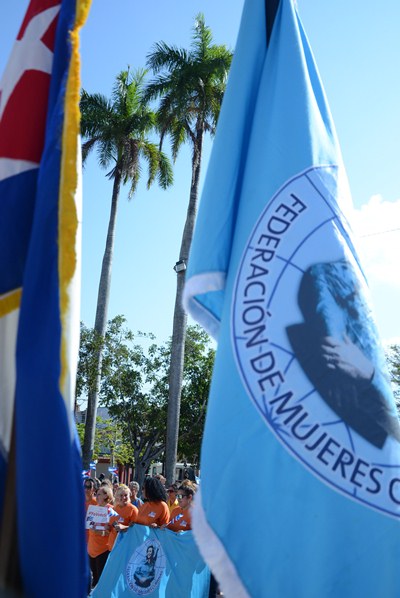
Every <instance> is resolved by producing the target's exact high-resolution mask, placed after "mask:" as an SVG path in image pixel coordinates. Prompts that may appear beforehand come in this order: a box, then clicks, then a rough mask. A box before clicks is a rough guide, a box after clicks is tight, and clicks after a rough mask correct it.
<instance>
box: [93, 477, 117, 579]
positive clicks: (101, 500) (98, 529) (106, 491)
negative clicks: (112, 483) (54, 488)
mask: <svg viewBox="0 0 400 598" xmlns="http://www.w3.org/2000/svg"><path fill="white" fill-rule="evenodd" d="M96 498H97V506H98V507H106V508H107V516H106V517H107V523H101V524H95V525H94V526H93V527H92V528H90V529H89V540H88V547H87V548H88V553H89V563H90V569H91V571H92V575H93V581H92V587H95V586H96V585H97V582H98V581H99V579H100V575H101V574H102V571H103V569H104V566H105V564H106V561H107V558H108V555H109V554H110V551H109V549H108V539H109V535H110V527H111V526H110V519H111V518H112V517H115V516H118V514H117V512H116V511H114V509H113V508H112V502H113V493H112V489H111V488H110V487H109V486H100V488H99V489H98V490H97V494H96Z"/></svg>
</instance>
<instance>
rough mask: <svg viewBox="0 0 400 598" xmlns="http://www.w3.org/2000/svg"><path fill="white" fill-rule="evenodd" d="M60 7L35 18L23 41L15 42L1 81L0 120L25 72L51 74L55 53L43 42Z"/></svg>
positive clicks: (45, 11) (50, 9)
mask: <svg viewBox="0 0 400 598" xmlns="http://www.w3.org/2000/svg"><path fill="white" fill-rule="evenodd" d="M59 11H60V7H59V6H55V7H53V8H48V9H47V10H44V11H43V12H41V13H39V14H38V15H36V16H34V17H33V18H32V19H31V21H30V23H29V24H28V26H27V27H26V29H25V32H24V35H23V37H22V39H18V40H16V41H15V44H14V47H13V51H12V53H11V57H10V60H9V62H8V65H7V68H6V71H5V73H4V75H3V77H2V79H1V81H0V119H1V117H2V115H3V112H4V110H5V107H6V105H7V102H8V99H9V97H10V96H11V94H12V92H13V91H14V88H15V86H16V85H17V83H18V81H19V80H20V79H21V77H22V75H23V74H24V72H25V71H28V70H35V71H42V72H43V73H51V67H52V64H53V52H51V51H50V50H49V49H48V48H47V47H46V46H45V45H44V43H43V42H42V41H41V37H43V35H44V34H45V33H46V31H47V29H48V28H49V26H50V24H51V23H52V22H53V20H54V19H55V17H56V16H57V14H58V12H59Z"/></svg>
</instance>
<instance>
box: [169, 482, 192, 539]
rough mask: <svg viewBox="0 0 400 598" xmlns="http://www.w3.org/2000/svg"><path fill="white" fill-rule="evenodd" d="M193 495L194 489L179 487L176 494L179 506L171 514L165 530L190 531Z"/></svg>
mask: <svg viewBox="0 0 400 598" xmlns="http://www.w3.org/2000/svg"><path fill="white" fill-rule="evenodd" d="M194 495H195V490H194V488H191V487H189V486H181V487H180V488H179V490H178V492H177V494H176V498H177V499H178V503H179V506H178V507H177V508H176V509H174V510H173V511H172V513H171V521H170V522H169V524H168V525H167V529H170V530H172V531H173V532H187V531H188V530H190V529H192V515H191V511H190V509H191V507H192V501H193V498H194Z"/></svg>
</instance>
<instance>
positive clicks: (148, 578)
mask: <svg viewBox="0 0 400 598" xmlns="http://www.w3.org/2000/svg"><path fill="white" fill-rule="evenodd" d="M156 561H157V553H156V551H155V550H154V546H148V547H147V550H146V559H145V561H144V562H143V563H142V565H139V567H138V568H137V569H136V571H135V573H134V574H133V577H134V579H135V582H136V584H137V585H138V586H139V587H141V588H148V587H149V585H150V584H151V582H152V581H153V579H154V577H155V566H156Z"/></svg>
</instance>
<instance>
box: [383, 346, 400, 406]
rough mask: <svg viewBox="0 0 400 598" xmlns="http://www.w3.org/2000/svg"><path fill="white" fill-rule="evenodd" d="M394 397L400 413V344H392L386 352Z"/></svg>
mask: <svg viewBox="0 0 400 598" xmlns="http://www.w3.org/2000/svg"><path fill="white" fill-rule="evenodd" d="M386 359H387V362H388V366H389V372H390V376H391V380H392V386H393V392H394V398H395V400H396V406H397V410H398V412H399V415H400V345H391V346H390V347H389V351H387V353H386Z"/></svg>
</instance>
